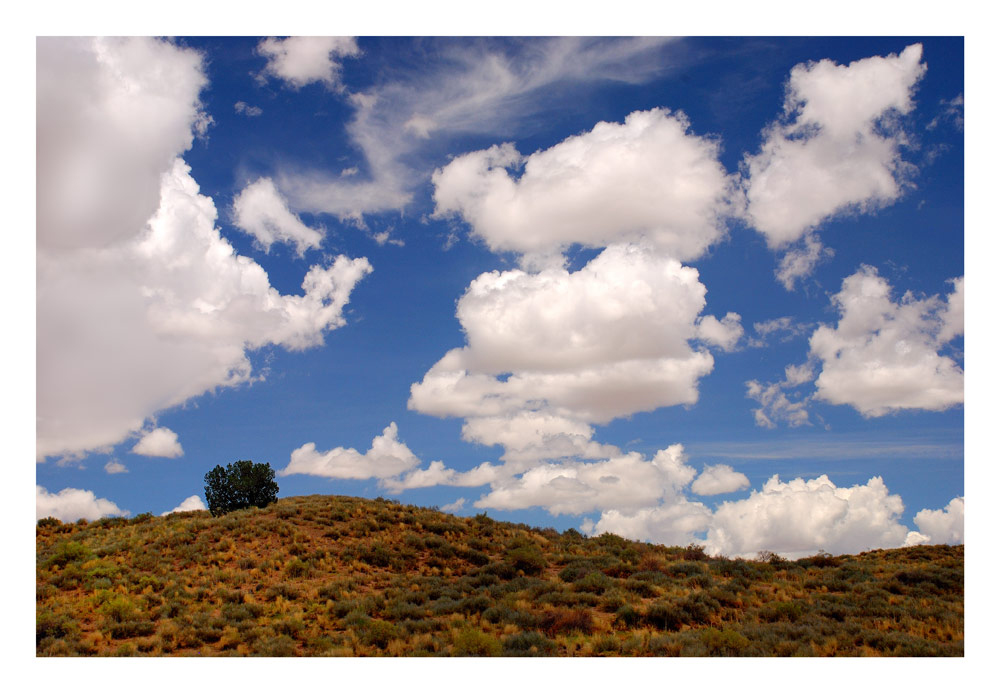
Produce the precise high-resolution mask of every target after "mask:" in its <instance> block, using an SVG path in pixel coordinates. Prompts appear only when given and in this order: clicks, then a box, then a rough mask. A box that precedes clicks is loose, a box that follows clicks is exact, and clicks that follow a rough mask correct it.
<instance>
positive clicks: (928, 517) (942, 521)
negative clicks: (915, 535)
mask: <svg viewBox="0 0 1000 693" xmlns="http://www.w3.org/2000/svg"><path fill="white" fill-rule="evenodd" d="M913 522H914V523H915V524H916V525H917V529H918V530H920V533H921V534H922V535H923V537H924V538H925V540H926V541H925V542H922V543H928V544H961V543H964V542H965V497H964V496H963V497H960V498H953V499H952V500H951V502H950V503H948V505H946V506H945V507H944V508H943V509H941V510H929V509H926V508H925V509H924V510H921V511H920V512H918V513H917V514H916V515H915V516H914V517H913Z"/></svg>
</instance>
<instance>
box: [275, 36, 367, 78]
mask: <svg viewBox="0 0 1000 693" xmlns="http://www.w3.org/2000/svg"><path fill="white" fill-rule="evenodd" d="M257 51H258V52H259V53H260V54H261V55H263V56H265V57H266V58H267V65H266V66H265V67H264V71H265V72H266V73H267V74H270V75H273V76H274V77H277V78H279V79H281V80H284V81H285V82H286V83H288V84H289V85H290V86H292V87H293V88H295V89H298V88H300V87H304V86H305V85H307V84H311V83H313V82H322V83H324V84H326V85H327V86H328V87H330V88H339V87H340V69H341V64H340V63H339V62H338V61H337V60H336V58H343V57H351V56H356V55H359V54H360V53H361V51H360V49H359V48H358V43H357V41H356V40H355V39H354V38H352V37H345V36H292V37H289V38H286V39H278V38H267V39H264V40H263V41H261V42H260V43H259V44H258V45H257Z"/></svg>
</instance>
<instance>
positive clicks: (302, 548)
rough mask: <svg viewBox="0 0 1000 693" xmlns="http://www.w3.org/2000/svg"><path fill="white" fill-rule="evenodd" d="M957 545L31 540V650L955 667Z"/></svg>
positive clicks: (376, 510)
mask: <svg viewBox="0 0 1000 693" xmlns="http://www.w3.org/2000/svg"><path fill="white" fill-rule="evenodd" d="M963 629H964V547H962V546H919V547H912V548H906V549H896V550H885V551H870V552H866V553H862V554H860V555H857V556H830V555H827V554H820V555H818V556H814V557H811V558H805V559H800V560H797V561H785V560H782V559H781V558H779V557H777V556H774V555H766V554H764V555H762V556H761V557H760V559H759V560H756V561H746V560H731V559H726V558H712V557H709V556H706V555H705V554H704V553H703V552H702V550H701V549H700V548H699V547H697V546H690V547H686V548H680V547H665V546H659V545H654V544H645V543H642V542H634V541H627V540H625V539H622V538H620V537H617V536H614V535H602V536H599V537H592V538H587V537H584V536H582V535H581V534H580V533H578V532H576V531H575V530H567V531H565V532H562V533H560V532H557V531H556V530H553V529H538V528H532V527H528V526H526V525H521V524H511V523H506V522H497V521H494V520H492V519H490V518H488V517H486V516H485V515H479V516H476V517H470V518H465V517H456V516H453V515H448V514H445V513H441V512H438V511H436V510H433V509H427V508H419V507H415V506H411V505H402V504H400V503H397V502H395V501H387V500H383V499H376V500H368V499H362V498H351V497H344V496H304V497H296V498H283V499H280V500H279V501H278V502H277V503H275V504H273V505H271V506H268V507H267V508H264V509H257V508H254V509H249V510H241V511H237V512H234V513H230V514H228V515H225V516H222V517H218V518H213V517H211V516H210V515H209V514H208V513H207V512H205V511H199V512H187V513H175V514H172V515H168V516H166V517H152V516H150V515H148V514H145V515H140V516H138V517H135V518H133V519H128V520H126V519H122V518H105V519H102V520H98V521H96V522H90V523H87V522H85V521H81V522H78V523H75V524H63V523H59V522H58V521H56V520H41V521H39V523H38V527H37V530H36V633H35V638H36V654H38V655H39V656H55V655H152V656H164V655H214V656H218V655H265V656H287V655H335V656H336V655H340V656H367V655H397V656H415V655H453V656H455V655H458V656H462V655H466V656H468V655H475V656H480V655H504V656H532V655H549V656H574V655H630V656H665V655H682V656H704V655H720V656H774V655H807V656H825V655H831V656H853V655H895V656H961V655H963V652H964V644H963V643H964V639H963Z"/></svg>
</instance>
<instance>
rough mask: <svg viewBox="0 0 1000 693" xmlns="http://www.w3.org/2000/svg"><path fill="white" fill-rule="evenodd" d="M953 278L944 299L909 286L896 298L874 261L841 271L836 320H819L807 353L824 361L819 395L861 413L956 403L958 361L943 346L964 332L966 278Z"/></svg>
mask: <svg viewBox="0 0 1000 693" xmlns="http://www.w3.org/2000/svg"><path fill="white" fill-rule="evenodd" d="M951 283H952V285H953V291H952V293H951V294H949V296H948V297H947V300H942V299H941V298H939V297H938V296H936V295H935V296H931V297H929V298H925V299H917V298H916V297H914V296H913V294H911V293H909V292H907V293H906V294H904V295H903V297H902V299H901V300H900V301H899V302H898V303H897V302H894V301H893V300H892V297H891V292H892V287H890V286H889V283H888V282H887V281H886V280H885V279H883V278H882V277H880V276H878V272H877V271H876V270H875V268H873V267H868V266H862V267H861V269H859V270H858V271H857V272H856V273H854V274H852V275H851V276H849V277H847V278H846V279H844V282H843V286H842V288H841V290H840V292H839V293H838V294H836V295H835V296H834V297H833V303H834V305H835V306H836V307H837V308H838V309H839V310H840V316H841V317H840V321H839V322H838V323H837V326H836V327H830V326H827V325H823V326H820V327H819V328H818V329H817V330H816V331H815V332H814V333H813V335H812V337H811V338H810V340H809V348H810V353H811V355H812V356H813V357H815V358H817V359H818V360H819V361H820V363H821V364H822V371H821V372H820V374H819V377H818V378H817V379H816V396H817V397H818V398H819V399H822V400H825V401H827V402H830V403H832V404H849V405H851V406H852V407H854V408H855V409H857V410H858V411H859V412H861V413H862V414H863V415H865V416H882V415H884V414H887V413H889V412H891V411H894V410H898V409H927V410H932V411H938V410H942V409H947V408H948V407H951V406H953V405H956V404H961V403H962V402H963V401H964V392H965V390H964V373H963V371H962V368H961V367H960V366H959V365H958V364H957V363H956V362H955V361H954V360H953V359H952V358H950V357H948V356H945V355H943V354H942V353H940V352H941V351H942V349H943V348H944V347H945V345H946V344H947V343H948V342H949V341H951V340H952V339H954V338H955V337H957V336H960V335H962V334H963V333H964V319H965V311H964V304H965V279H964V277H959V278H958V279H953V280H951Z"/></svg>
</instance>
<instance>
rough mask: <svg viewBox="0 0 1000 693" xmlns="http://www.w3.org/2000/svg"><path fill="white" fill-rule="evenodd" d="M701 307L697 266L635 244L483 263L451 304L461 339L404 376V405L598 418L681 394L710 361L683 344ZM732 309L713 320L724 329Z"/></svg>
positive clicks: (452, 411) (463, 413)
mask: <svg viewBox="0 0 1000 693" xmlns="http://www.w3.org/2000/svg"><path fill="white" fill-rule="evenodd" d="M704 306H705V287H704V285H703V284H701V283H700V282H699V281H698V272H697V270H695V269H693V268H690V267H684V266H682V265H681V264H680V263H679V262H678V261H676V260H674V259H671V258H668V257H663V256H660V255H658V254H656V253H655V252H653V251H652V250H650V249H648V248H644V247H642V246H631V245H628V246H611V247H609V248H607V249H606V250H604V251H603V252H602V253H601V254H600V255H599V256H597V257H596V258H594V259H593V260H592V261H591V262H590V263H588V264H587V265H586V266H585V267H583V268H582V269H580V270H579V271H577V272H568V271H567V270H564V269H548V270H544V271H542V272H540V273H535V274H530V273H527V272H524V271H522V270H513V271H508V272H489V273H485V274H483V275H480V276H479V277H478V278H477V279H476V280H474V281H473V282H472V284H471V285H470V286H469V288H468V290H467V291H466V293H465V295H464V296H463V297H462V298H461V299H460V300H459V304H458V310H457V315H458V318H459V320H460V322H461V323H462V327H463V329H464V330H465V333H466V338H467V342H468V346H466V347H464V348H460V349H454V350H452V351H450V352H448V353H447V354H446V355H445V356H444V357H443V358H442V359H441V360H440V361H439V362H438V363H437V364H435V365H434V366H433V367H432V368H431V370H430V371H428V373H427V374H426V375H425V376H424V379H423V380H422V381H421V382H420V383H416V384H414V385H413V386H412V388H411V396H410V403H409V406H410V408H412V409H415V410H417V411H421V412H424V413H428V414H433V415H436V416H460V417H464V418H476V417H496V416H513V415H517V414H519V413H520V412H523V411H543V412H545V413H547V414H553V415H556V416H559V417H563V418H568V419H573V420H576V421H582V422H588V423H604V422H607V421H610V420H611V419H614V418H617V417H620V416H627V415H629V414H632V413H635V412H639V411H651V410H653V409H656V408H659V407H663V406H671V405H675V404H692V403H694V402H696V401H697V399H698V389H697V382H698V379H699V378H701V377H702V376H704V375H706V374H707V373H709V372H710V371H711V370H712V367H713V365H714V359H713V358H712V356H711V354H710V353H709V352H708V351H707V350H705V349H698V348H695V347H694V346H692V343H691V342H693V341H696V340H698V339H699V338H703V337H704V336H705V335H706V333H705V332H704V331H702V332H699V329H698V325H697V320H698V318H699V314H700V312H701V310H702V309H703V308H704ZM736 317H737V316H734V315H731V316H727V318H726V319H724V321H721V322H720V325H724V326H725V329H726V330H729V331H731V330H733V329H734V328H733V327H732V326H733V325H734V320H735V319H736ZM712 341H715V339H713V340H712Z"/></svg>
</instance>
